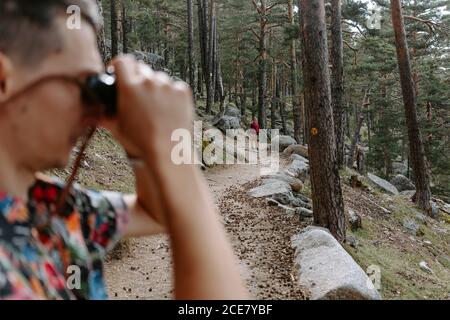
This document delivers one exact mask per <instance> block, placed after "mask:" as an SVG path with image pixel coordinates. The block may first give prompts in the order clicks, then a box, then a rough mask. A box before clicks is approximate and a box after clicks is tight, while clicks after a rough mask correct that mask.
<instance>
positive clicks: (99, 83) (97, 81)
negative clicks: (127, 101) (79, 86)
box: [86, 71, 117, 117]
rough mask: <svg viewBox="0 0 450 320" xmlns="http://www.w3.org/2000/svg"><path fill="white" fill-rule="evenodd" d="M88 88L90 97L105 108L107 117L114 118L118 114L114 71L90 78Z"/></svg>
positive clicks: (87, 82)
mask: <svg viewBox="0 0 450 320" xmlns="http://www.w3.org/2000/svg"><path fill="white" fill-rule="evenodd" d="M86 87H87V89H88V90H89V93H90V95H92V96H93V98H94V99H96V101H98V102H100V103H101V104H102V105H103V106H104V108H105V110H104V114H105V115H106V116H108V117H113V116H115V115H116V114H117V86H116V77H115V74H114V72H113V71H108V72H106V73H103V74H99V75H95V76H91V77H89V78H88V79H87V80H86Z"/></svg>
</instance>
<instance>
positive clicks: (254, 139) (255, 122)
mask: <svg viewBox="0 0 450 320" xmlns="http://www.w3.org/2000/svg"><path fill="white" fill-rule="evenodd" d="M250 129H253V130H254V131H255V133H256V135H255V136H252V137H251V138H250V141H251V144H250V146H251V148H254V149H257V148H258V137H259V129H260V128H259V123H258V119H257V118H256V117H253V121H252V124H251V125H250Z"/></svg>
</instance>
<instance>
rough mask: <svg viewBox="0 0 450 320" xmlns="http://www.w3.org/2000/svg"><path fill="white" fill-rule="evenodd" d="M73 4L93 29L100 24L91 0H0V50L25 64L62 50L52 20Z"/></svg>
mask: <svg viewBox="0 0 450 320" xmlns="http://www.w3.org/2000/svg"><path fill="white" fill-rule="evenodd" d="M71 5H76V6H78V7H79V8H80V9H81V15H82V17H83V19H84V20H85V21H87V22H88V23H89V24H90V25H91V26H92V27H93V28H94V29H97V27H98V25H99V24H100V16H99V13H98V8H97V4H96V1H95V0H32V1H30V0H0V52H1V53H4V54H6V55H8V56H10V57H11V58H12V59H13V60H16V61H19V62H20V63H22V64H25V65H34V64H37V63H39V62H40V61H42V60H43V58H45V57H46V56H48V55H49V54H51V53H54V52H58V51H61V50H62V45H63V41H62V39H61V37H60V34H59V30H58V28H55V27H54V23H55V20H56V18H57V17H58V15H61V14H65V13H66V11H67V8H68V7H69V6H71Z"/></svg>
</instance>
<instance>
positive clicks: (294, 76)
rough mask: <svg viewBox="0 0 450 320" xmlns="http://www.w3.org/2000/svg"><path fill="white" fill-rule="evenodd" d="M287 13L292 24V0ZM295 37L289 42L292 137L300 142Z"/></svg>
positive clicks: (300, 127)
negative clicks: (292, 117) (292, 118)
mask: <svg viewBox="0 0 450 320" xmlns="http://www.w3.org/2000/svg"><path fill="white" fill-rule="evenodd" d="M288 15H289V22H290V24H291V25H292V26H293V25H294V24H295V21H294V5H293V0H289V1H288ZM295 47H296V46H295V39H292V40H291V43H290V57H291V94H292V111H293V116H294V138H295V140H296V141H297V143H299V144H300V143H301V139H302V138H301V136H302V111H301V106H300V99H299V98H298V96H297V95H298V82H297V56H296V52H295V50H296V49H295Z"/></svg>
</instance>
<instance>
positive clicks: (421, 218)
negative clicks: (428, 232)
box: [416, 212, 427, 222]
mask: <svg viewBox="0 0 450 320" xmlns="http://www.w3.org/2000/svg"><path fill="white" fill-rule="evenodd" d="M416 219H417V220H419V221H420V222H426V221H427V217H426V216H425V215H424V214H423V213H421V212H418V213H417V214H416Z"/></svg>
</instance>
